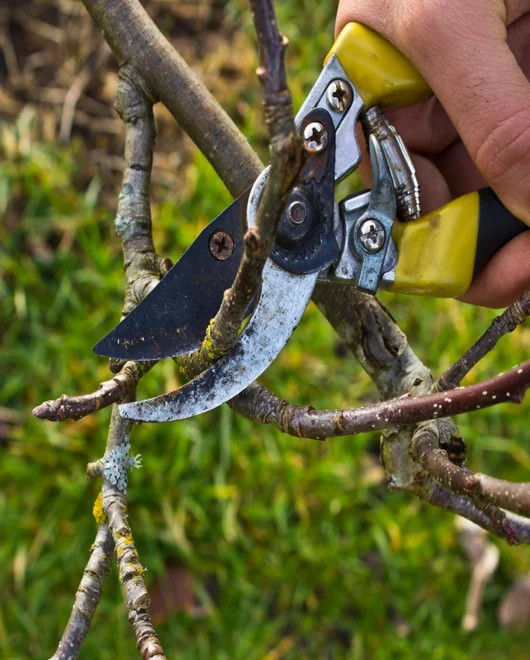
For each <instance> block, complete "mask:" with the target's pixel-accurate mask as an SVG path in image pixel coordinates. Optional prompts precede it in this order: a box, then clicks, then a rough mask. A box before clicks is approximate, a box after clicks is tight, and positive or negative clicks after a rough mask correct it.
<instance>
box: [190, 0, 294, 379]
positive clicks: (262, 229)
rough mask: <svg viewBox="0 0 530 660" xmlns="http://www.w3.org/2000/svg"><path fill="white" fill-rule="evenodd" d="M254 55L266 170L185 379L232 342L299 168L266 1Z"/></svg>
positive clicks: (256, 12) (256, 14)
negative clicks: (231, 275) (231, 274)
mask: <svg viewBox="0 0 530 660" xmlns="http://www.w3.org/2000/svg"><path fill="white" fill-rule="evenodd" d="M251 5H252V10H253V11H252V15H253V18H254V24H255V26H256V32H257V35H258V44H259V51H260V66H259V68H258V70H257V75H258V78H259V81H260V84H261V90H262V94H263V108H264V113H265V121H266V124H267V126H268V127H269V133H270V149H269V150H270V155H271V161H270V168H269V174H268V178H267V183H266V186H265V190H264V192H263V197H262V199H261V202H260V205H259V209H258V213H257V217H256V220H255V222H254V224H253V225H252V227H250V228H249V229H248V230H247V232H246V234H245V238H244V253H243V257H242V259H241V263H240V265H239V269H238V272H237V275H236V278H235V280H234V283H233V285H232V287H231V288H230V289H228V291H226V292H225V295H224V297H223V302H222V304H221V307H220V309H219V311H218V312H217V314H216V316H215V318H214V319H213V320H212V322H211V323H210V325H209V327H208V330H207V336H206V339H205V341H204V342H203V345H202V346H201V348H200V349H199V350H198V351H197V352H196V353H195V354H191V355H189V356H184V358H182V359H181V360H180V364H181V366H182V368H183V369H184V371H185V372H186V373H187V374H188V376H191V375H194V374H196V373H198V372H200V371H202V370H204V369H206V368H207V367H208V366H210V364H212V362H214V361H215V360H217V359H219V358H220V357H221V356H222V355H224V354H225V353H226V352H227V351H228V350H229V349H230V348H231V347H232V345H233V344H234V342H235V340H236V339H237V335H238V332H239V329H240V327H241V323H242V322H243V320H244V318H245V315H246V314H247V310H248V307H249V305H250V303H251V301H252V299H253V297H254V296H255V294H256V291H257V289H258V287H259V286H260V284H261V274H262V272H263V268H264V266H265V262H266V261H267V258H268V256H269V252H270V250H271V248H272V245H273V242H274V239H275V237H276V232H277V230H278V225H279V223H280V219H281V214H282V211H283V209H284V207H285V203H286V200H287V196H288V194H289V190H290V187H291V184H292V183H293V181H294V179H295V178H296V176H297V174H298V172H299V170H300V167H301V163H302V141H301V139H300V136H299V134H298V132H297V130H296V125H295V122H294V114H293V108H292V99H291V93H290V92H289V89H288V87H287V75H286V72H285V62H284V56H285V48H286V46H287V39H286V38H285V37H284V36H283V35H282V34H280V32H279V31H278V27H277V23H276V15H275V12H274V3H273V1H272V0H251Z"/></svg>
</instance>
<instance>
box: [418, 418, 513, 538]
mask: <svg viewBox="0 0 530 660" xmlns="http://www.w3.org/2000/svg"><path fill="white" fill-rule="evenodd" d="M410 449H411V453H412V456H413V457H414V458H415V459H416V460H417V461H418V463H420V465H421V466H422V467H423V468H424V469H425V470H426V471H427V472H428V473H429V474H430V475H431V476H433V477H434V478H435V479H436V481H438V482H439V483H440V484H441V485H442V486H444V487H445V488H447V490H449V491H450V492H451V493H453V494H454V495H464V496H466V497H467V498H468V499H469V500H471V501H472V502H473V504H474V505H475V506H476V507H477V508H478V509H480V510H481V511H482V512H483V513H484V515H486V516H487V518H488V519H489V520H490V522H491V524H492V525H493V528H494V531H495V534H497V536H501V537H503V538H505V539H506V541H508V543H510V544H514V543H517V542H518V537H517V533H516V532H515V530H514V529H513V527H512V526H511V525H510V524H509V523H508V521H507V519H506V513H505V512H504V511H502V510H501V509H499V508H497V507H496V506H495V505H493V504H492V503H491V502H490V501H489V500H488V499H487V498H484V497H482V496H481V494H480V493H478V492H477V489H476V482H475V480H474V474H473V472H471V470H468V468H466V467H460V466H458V465H455V464H454V463H453V462H452V461H451V460H450V459H449V456H448V454H447V452H446V451H445V450H444V449H442V448H441V447H440V443H439V434H438V429H437V428H436V425H435V424H424V425H422V426H421V427H420V428H419V429H418V430H417V431H416V433H415V434H414V437H413V439H412V443H411V447H410Z"/></svg>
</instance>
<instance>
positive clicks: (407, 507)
mask: <svg viewBox="0 0 530 660" xmlns="http://www.w3.org/2000/svg"><path fill="white" fill-rule="evenodd" d="M332 4H333V3H329V5H332ZM278 5H279V16H280V25H281V26H282V27H283V29H284V30H285V31H286V32H287V33H288V34H289V36H290V37H291V40H292V46H291V48H290V50H289V60H288V64H289V70H290V74H291V81H292V88H293V92H294V94H295V98H296V102H297V104H299V103H300V101H301V99H302V98H303V94H304V93H305V92H306V91H307V89H308V87H309V86H310V84H311V82H312V81H313V80H314V79H315V77H316V75H317V74H318V70H319V67H320V63H321V60H322V58H323V56H324V55H325V52H326V50H327V48H328V47H329V45H330V42H331V38H332V32H333V30H332V23H333V7H332V6H327V3H317V4H316V6H315V4H314V3H312V2H309V0H297V1H296V2H288V1H287V0H282V2H278ZM245 6H246V5H245V4H244V3H243V0H237V1H236V0H233V1H232V2H231V3H230V5H229V11H228V16H227V22H229V23H231V24H235V23H237V22H238V21H240V22H241V24H242V29H244V30H245V31H246V33H247V34H248V35H249V51H248V52H249V54H250V53H252V50H251V45H250V38H251V30H250V24H249V16H248V12H245V11H243V8H244V7H245ZM315 26H317V28H315ZM254 64H255V63H254V62H252V61H251V58H250V61H249V63H248V71H247V76H248V83H247V85H246V87H247V91H246V94H247V101H248V103H249V107H251V108H253V109H251V110H249V112H248V114H246V115H245V118H244V120H243V121H242V125H243V129H244V130H245V132H246V134H247V135H248V136H249V138H250V139H251V140H252V142H253V144H254V145H255V146H257V147H258V148H259V149H261V153H262V154H263V155H264V154H265V150H264V145H265V144H266V143H265V133H264V129H263V127H262V125H261V118H260V114H259V105H258V104H257V103H256V100H257V98H258V91H257V85H256V83H255V81H254V78H253V76H252V69H253V67H254ZM223 101H224V102H225V103H226V106H227V108H228V109H229V110H230V111H231V112H233V113H235V112H236V111H235V108H234V105H233V104H235V102H236V100H235V99H231V98H230V93H229V91H227V98H226V99H223ZM253 104H256V105H255V107H254V105H253ZM30 122H31V116H30V114H29V113H25V114H24V115H23V116H21V118H20V119H19V122H18V124H17V126H11V127H8V128H7V129H6V130H7V131H8V132H7V133H6V132H5V131H4V134H3V138H2V143H1V146H0V149H1V150H2V156H1V158H0V213H4V222H2V224H1V226H0V274H1V276H2V277H1V279H0V337H1V338H2V343H1V346H0V374H1V378H0V405H2V406H6V407H9V408H12V409H14V410H17V411H19V413H20V415H21V423H20V424H18V425H16V426H14V427H13V430H12V432H11V434H10V438H9V442H8V443H7V444H2V445H0V459H1V460H0V484H1V490H0V593H1V594H2V598H1V600H0V658H5V659H9V660H18V659H26V658H45V657H49V656H50V655H51V654H52V653H53V651H54V649H55V644H56V643H57V641H58V639H59V637H60V635H61V632H62V630H63V628H64V625H65V623H66V621H67V618H68V616H69V612H70V608H71V605H72V599H73V595H74V593H75V590H76V588H77V585H78V582H79V579H80V577H81V574H82V570H83V568H84V565H85V563H86V560H87V557H88V551H89V548H90V544H91V543H92V541H93V539H94V535H95V531H96V527H95V522H94V520H93V518H92V513H91V509H92V502H93V500H94V498H95V497H96V495H97V492H98V484H97V483H90V482H87V481H86V480H85V478H84V470H85V465H86V463H87V462H88V461H91V460H94V459H96V458H98V457H99V456H100V455H101V453H102V451H103V448H104V446H105V437H106V429H107V424H108V420H109V411H108V410H105V411H102V412H100V413H99V414H97V415H93V416H90V417H88V418H86V419H83V420H81V421H79V422H77V423H73V422H68V423H64V424H61V425H58V424H50V423H45V422H38V421H37V420H35V419H34V418H33V417H32V416H31V409H32V407H33V406H35V405H37V404H38V403H40V402H41V401H43V400H45V399H47V398H54V397H56V396H58V395H60V394H61V393H63V392H67V393H83V392H88V391H91V390H93V389H94V387H95V386H96V385H97V383H99V381H101V380H104V379H106V378H107V377H108V370H107V366H106V362H105V360H103V359H102V358H98V357H96V356H94V355H93V354H92V352H91V348H92V346H93V345H94V344H95V343H96V341H97V340H98V339H100V338H101V336H102V335H103V334H104V333H105V332H106V331H108V330H109V329H110V328H111V327H112V326H113V325H114V324H115V323H116V321H117V320H118V316H119V311H120V305H121V299H122V295H123V280H122V263H121V258H120V250H119V244H118V241H117V239H116V238H115V237H114V234H113V230H112V221H113V215H112V209H105V208H101V207H100V206H99V205H98V203H97V192H98V182H97V181H93V182H92V183H91V185H90V186H89V188H88V189H85V190H80V189H78V188H77V187H76V177H77V175H78V174H79V172H80V171H81V170H82V169H83V159H84V152H83V147H82V145H80V144H73V145H71V146H70V147H68V148H66V149H58V148H56V147H51V146H49V145H44V144H31V145H29V146H26V147H24V140H23V139H22V138H23V136H24V135H26V133H27V130H28V129H27V125H28V123H30ZM17 140H18V142H17ZM17 144H18V147H19V149H18V150H17V149H15V148H14V145H17ZM264 157H265V156H264ZM189 168H190V169H189V174H190V175H189V177H188V180H189V185H188V187H187V188H186V190H185V191H184V192H182V193H180V194H179V195H178V196H175V195H174V194H171V192H170V191H166V192H165V194H164V197H163V199H162V196H159V197H160V201H159V202H157V204H156V205H155V208H154V224H155V239H156V242H157V246H158V248H159V250H160V251H161V253H163V254H167V255H170V256H172V257H173V258H177V257H178V256H179V254H181V253H182V251H183V250H184V249H185V248H186V246H187V245H188V244H189V243H190V242H191V241H192V240H193V238H194V237H195V235H196V233H197V231H198V230H199V228H200V227H202V226H204V224H206V223H207V222H208V221H209V220H210V219H211V218H212V217H213V216H214V215H215V214H216V213H217V212H218V211H220V210H221V209H222V208H224V206H225V205H226V204H227V203H228V202H229V201H230V197H229V195H228V193H227V192H226V191H225V190H224V188H223V186H222V184H220V183H219V181H218V179H217V177H216V176H215V174H214V172H213V171H212V169H211V168H210V166H209V165H208V164H207V163H206V161H205V159H204V158H203V157H202V156H200V155H197V156H196V158H195V160H194V162H193V163H191V164H190V165H189ZM205 191H207V193H205ZM13 199H15V200H17V202H16V204H17V206H16V208H15V209H14V208H13ZM9 200H11V202H10V203H9V205H8V202H9ZM384 302H385V304H387V305H388V306H389V307H390V309H391V311H392V313H393V314H394V315H395V317H396V318H397V319H398V321H399V323H400V325H401V327H402V328H403V329H404V330H405V331H406V332H407V333H408V334H409V337H410V341H411V344H412V346H413V347H414V349H415V350H416V351H417V352H418V354H419V355H420V357H421V358H422V359H423V360H425V361H426V362H427V364H429V366H430V367H431V368H432V369H433V371H434V372H435V373H440V372H441V371H442V370H443V369H444V368H445V367H447V366H448V365H449V364H450V363H451V362H452V361H453V360H454V359H456V358H457V357H458V356H459V355H461V354H462V352H463V351H464V350H465V349H466V348H467V347H468V346H469V345H470V343H471V342H473V340H474V339H475V338H476V337H477V336H478V334H479V333H480V332H481V331H482V329H484V328H485V327H486V326H487V324H488V322H489V321H490V320H491V318H492V317H493V313H492V312H490V311H486V310H482V309H474V308H471V307H469V306H465V305H463V304H460V303H457V302H454V301H426V300H422V299H417V298H413V297H409V298H406V297H399V296H390V295H386V296H384ZM529 347H530V329H528V328H522V329H520V330H519V331H518V332H517V333H516V334H515V335H514V336H513V337H510V338H508V339H505V340H503V342H502V343H501V345H500V346H499V349H498V350H497V352H496V353H495V356H494V358H493V359H489V360H487V361H485V362H484V364H481V365H480V366H479V367H478V368H477V369H476V370H475V371H474V372H473V374H472V379H478V378H483V377H487V376H489V375H492V374H494V373H496V372H498V371H502V370H505V369H506V368H508V367H510V366H511V365H513V364H515V363H517V362H519V361H522V360H524V359H526V358H527V357H528V353H529ZM263 381H264V382H265V383H266V384H267V385H268V386H269V387H270V388H272V389H273V390H274V391H275V392H277V393H278V394H280V395H282V396H285V397H287V398H288V399H290V400H292V401H294V402H297V403H311V404H312V405H314V406H315V407H339V406H352V405H358V404H364V403H367V402H370V401H373V400H374V397H375V395H374V391H373V388H372V386H371V383H370V381H369V379H368V378H367V376H366V375H365V374H364V373H363V372H362V371H361V370H360V368H359V367H358V366H357V364H356V363H355V361H354V360H353V359H352V358H350V357H346V358H342V357H340V356H339V354H338V352H337V339H336V336H335V335H334V333H333V331H332V330H331V328H330V327H329V326H328V325H327V323H326V321H325V320H324V319H323V318H322V317H321V316H320V314H319V313H318V311H317V310H316V308H314V307H313V306H311V307H310V308H309V309H308V312H307V314H306V317H305V318H304V320H303V322H302V324H301V326H300V328H299V329H298V330H297V332H296V334H295V336H294V338H293V340H292V342H291V343H290V345H289V348H288V349H287V350H285V351H284V352H283V353H282V355H281V356H280V358H279V359H278V360H277V361H276V362H275V364H274V365H273V366H272V367H271V368H270V369H269V370H268V371H267V373H266V374H265V376H264V378H263ZM178 382H179V375H178V373H177V371H176V369H175V368H174V366H173V364H172V363H171V362H167V363H164V364H160V365H159V366H158V367H157V368H156V369H155V370H154V371H153V372H152V373H150V374H149V375H148V376H147V377H146V378H145V379H144V381H143V382H142V384H141V387H140V389H139V396H140V397H141V398H145V397H147V396H153V395H155V394H158V393H161V392H163V391H167V390H170V389H174V387H175V385H176V384H177V383H178ZM528 411H529V408H528V405H527V404H523V406H519V407H517V406H499V407H497V408H492V409H490V410H486V411H482V412H480V413H478V414H475V415H464V416H462V417H460V418H459V419H458V424H459V427H460V429H461V432H462V434H463V435H464V437H465V439H466V441H467V443H468V446H469V457H470V460H469V462H470V465H471V466H472V467H473V468H474V469H476V470H480V471H487V472H490V473H493V474H495V475H496V476H499V477H503V478H507V479H512V480H528V470H529V467H530V454H529V442H528V438H529V429H528ZM132 444H133V452H134V453H137V452H141V453H142V455H143V458H144V467H143V468H142V469H141V470H139V471H134V473H133V474H132V475H131V478H130V484H129V499H130V521H131V525H132V528H133V531H134V534H135V539H136V544H137V547H138V550H139V552H140V556H141V558H142V561H143V563H144V564H145V565H146V566H147V568H148V573H147V579H148V582H149V584H152V583H153V582H154V581H155V580H156V578H157V577H158V576H162V575H163V574H164V570H165V567H166V566H167V565H168V564H170V563H172V562H175V561H179V562H182V563H184V564H185V565H186V566H187V568H188V570H189V571H190V572H191V573H192V575H193V578H194V581H195V585H196V590H197V593H198V597H199V600H200V601H201V604H202V605H203V606H204V607H206V609H207V611H208V613H209V614H208V616H207V617H206V618H203V619H194V618H193V617H191V616H189V615H186V614H184V613H175V614H172V615H171V616H170V617H169V619H167V620H166V621H165V622H163V623H162V624H161V625H159V626H158V629H159V632H160V636H161V640H162V643H163V646H164V648H165V650H166V653H167V655H168V657H170V658H175V657H179V658H190V659H194V660H195V659H202V658H204V659H206V658H219V659H224V658H230V659H232V658H233V659H236V660H237V659H239V658H244V659H245V660H250V659H254V658H256V659H257V658H263V657H265V656H266V655H267V653H269V652H270V653H271V655H270V656H269V657H270V658H276V657H278V658H279V657H285V658H289V659H291V658H293V659H294V658H301V657H302V658H352V659H353V658H391V657H392V658H412V657H417V656H418V654H423V655H424V656H425V657H428V658H435V659H437V658H440V659H443V660H445V659H448V658H449V659H452V658H454V659H459V658H469V657H473V658H510V659H511V660H513V659H514V658H523V657H526V655H527V654H526V652H525V650H524V649H525V648H528V644H529V643H530V633H529V632H528V631H523V632H520V633H510V632H505V631H501V630H500V629H499V627H498V625H497V623H496V618H495V612H496V607H497V605H498V603H499V601H500V599H501V598H502V596H503V594H504V593H505V591H506V589H507V588H508V587H509V586H510V585H511V583H512V581H513V579H514V578H515V577H516V576H517V575H518V574H519V573H521V572H525V571H528V570H529V569H530V554H529V551H528V549H527V548H509V547H508V546H507V545H506V544H502V543H499V546H500V548H501V557H502V558H501V568H500V570H499V571H498V573H497V574H496V576H495V578H494V580H493V581H492V583H491V584H490V585H489V586H488V588H487V590H486V605H485V616H484V622H483V624H482V627H481V628H480V629H479V630H478V631H477V632H476V633H474V634H472V635H465V634H463V633H462V632H460V629H459V622H460V618H461V616H462V612H463V606H464V598H465V594H466V589H467V581H468V565H467V562H466V560H465V559H464V557H463V554H462V552H461V550H460V548H459V545H458V541H457V538H456V534H455V529H454V517H453V516H451V515H450V514H447V513H444V512H441V511H438V510H436V509H433V508H431V507H429V506H428V505H426V504H422V503H420V502H419V501H416V500H414V499H412V498H411V497H409V496H405V495H403V494H392V493H390V492H389V491H388V490H387V488H386V486H385V484H384V483H382V482H381V480H380V474H379V472H378V470H377V451H378V437H377V435H375V434H367V435H362V436H358V437H350V438H342V439H337V440H331V441H328V442H327V443H317V442H314V441H309V440H298V439H295V438H291V437H287V436H283V435H281V434H280V433H278V432H276V431H275V430H273V429H270V428H265V427H258V426H255V425H252V424H250V423H249V422H247V421H246V420H243V419H240V418H238V417H236V416H235V415H234V414H233V413H232V412H231V411H230V410H229V409H228V408H226V407H224V408H222V409H218V410H215V411H213V412H211V413H208V414H207V415H204V416H202V417H200V418H197V419H192V420H190V421H186V422H182V423H175V424H168V425H153V426H149V425H143V426H140V427H138V428H137V429H135V430H134V433H133V437H132ZM211 583H214V584H215V588H214V590H213V595H211V594H210V592H209V591H208V589H207V588H206V586H207V584H211ZM136 654H137V652H136V650H135V642H134V638H133V634H132V629H131V627H130V625H129V624H128V622H127V614H126V609H125V606H124V605H123V602H122V595H121V591H120V586H119V584H118V581H117V577H116V574H115V571H113V573H112V575H111V577H110V578H109V580H108V581H107V583H106V585H105V591H104V597H103V600H102V603H101V605H100V607H99V609H98V613H97V615H96V618H95V621H94V623H93V629H92V631H91V633H90V635H89V637H88V639H87V642H86V644H85V646H84V650H83V653H82V657H83V658H86V659H88V658H98V659H101V660H106V659H110V658H120V659H121V658H134V657H136Z"/></svg>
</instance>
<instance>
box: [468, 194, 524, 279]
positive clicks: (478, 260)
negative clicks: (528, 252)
mask: <svg viewBox="0 0 530 660" xmlns="http://www.w3.org/2000/svg"><path fill="white" fill-rule="evenodd" d="M478 194H479V200H480V201H479V214H480V215H479V222H478V238H477V250H476V253H475V267H474V269H473V279H475V277H476V276H477V275H478V274H479V273H480V272H482V269H483V268H484V266H485V265H486V264H487V263H488V261H489V260H490V259H491V257H492V256H493V255H494V254H495V253H496V252H498V251H499V250H500V249H501V248H502V247H504V246H505V245H506V243H509V242H510V241H511V240H512V238H515V237H516V236H518V235H519V234H521V233H522V232H523V231H525V230H526V229H529V227H528V225H525V224H524V222H522V221H521V220H519V219H518V218H516V217H515V216H514V215H513V214H512V213H510V211H508V209H507V208H506V207H505V206H504V205H503V203H502V202H501V201H500V199H499V198H498V197H497V195H496V194H495V193H494V192H493V190H492V189H491V188H481V189H480V190H479V191H478Z"/></svg>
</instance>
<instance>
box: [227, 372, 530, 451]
mask: <svg viewBox="0 0 530 660" xmlns="http://www.w3.org/2000/svg"><path fill="white" fill-rule="evenodd" d="M529 387H530V360H529V361H528V362H524V363H523V364H522V365H520V366H517V367H514V368H513V369H510V371H507V372H506V373H504V374H502V375H499V376H495V378H490V379H489V380H485V381H482V382H481V383H476V384H475V385H470V386H469V387H462V388H459V389H456V390H450V391H449V392H437V393H435V394H427V395H424V396H412V395H410V394H407V395H404V396H401V397H398V398H394V399H389V400H387V401H383V402H382V403H378V404H376V405H372V406H364V407H362V408H347V409H345V410H315V409H314V408H312V407H311V406H295V405H291V404H289V403H288V402H287V401H284V400H282V399H279V398H278V397H276V396H275V395H274V394H272V393H271V392H269V390H267V389H266V388H265V387H263V386H262V385H260V384H258V383H255V384H253V385H252V386H251V387H249V388H247V390H246V391H245V392H242V393H241V394H240V395H239V396H238V397H237V398H236V400H235V402H234V409H235V410H237V412H239V413H240V414H242V415H243V416H244V417H247V418H248V419H251V420H252V421H255V422H260V423H261V424H272V425H273V426H276V428H278V429H280V430H281V431H282V432H283V433H288V434H289V435H294V436H297V437H301V438H314V439H316V440H324V439H325V438H330V437H334V436H343V435H353V434H356V433H367V432H369V431H374V430H381V429H388V428H390V427H392V426H403V425H410V424H417V423H419V422H424V421H427V420H431V419H436V418H445V417H449V416H453V415H460V414H462V413H465V412H471V411H475V410H481V409H483V408H489V407H491V406H495V405H498V404H499V403H505V402H507V401H509V402H512V403H521V401H522V400H523V398H524V394H525V392H526V390H527V389H528V388H529Z"/></svg>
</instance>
